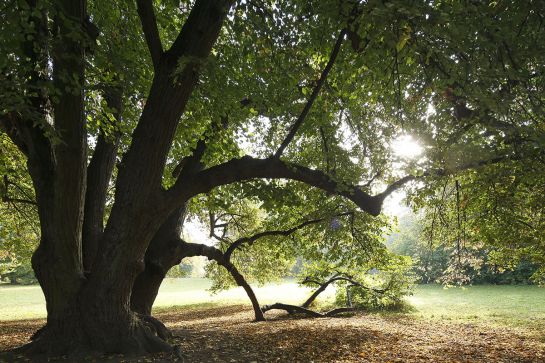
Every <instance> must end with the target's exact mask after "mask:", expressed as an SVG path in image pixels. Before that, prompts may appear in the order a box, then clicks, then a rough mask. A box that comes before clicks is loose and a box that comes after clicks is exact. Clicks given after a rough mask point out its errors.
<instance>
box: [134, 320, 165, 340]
mask: <svg viewBox="0 0 545 363" xmlns="http://www.w3.org/2000/svg"><path fill="white" fill-rule="evenodd" d="M138 317H139V318H140V319H141V320H142V321H143V322H144V323H146V324H147V325H148V326H149V327H150V328H152V329H153V330H154V331H155V334H157V336H158V337H159V338H161V339H163V340H164V341H166V340H168V339H169V338H171V337H172V333H171V332H170V330H169V329H168V328H167V327H166V326H165V324H163V323H162V322H161V321H160V320H159V319H157V318H155V317H153V316H151V315H144V314H138Z"/></svg>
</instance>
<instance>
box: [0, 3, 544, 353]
mask: <svg viewBox="0 0 545 363" xmlns="http://www.w3.org/2000/svg"><path fill="white" fill-rule="evenodd" d="M466 5H467V6H466ZM540 10H541V9H539V4H533V3H529V4H528V5H527V6H526V7H520V8H517V9H512V8H511V7H510V6H509V2H506V3H499V4H496V5H495V6H488V5H487V4H473V3H468V4H465V2H462V1H460V2H452V3H449V4H443V3H434V2H430V3H422V4H411V5H407V4H406V2H405V1H389V2H382V1H369V2H359V1H351V0H336V1H312V2H309V1H279V2H274V3H269V2H264V1H240V2H236V1H228V0H196V1H181V2H177V3H171V2H154V1H151V0H138V1H136V6H135V5H134V4H133V2H130V1H119V2H106V1H100V0H95V1H89V2H86V1H51V2H48V1H44V2H39V1H33V0H27V1H14V2H12V3H11V4H9V5H8V6H7V7H5V8H3V9H2V13H1V14H0V17H1V20H2V25H1V26H2V28H1V29H2V37H1V38H0V44H1V46H2V53H3V54H6V55H7V57H5V59H4V58H3V59H2V60H1V63H0V77H2V78H1V80H2V82H1V83H2V85H1V89H0V90H1V102H2V104H1V110H0V111H1V113H0V126H1V128H2V131H3V132H4V133H5V134H7V135H8V136H9V137H10V139H11V140H12V142H13V143H14V144H15V145H16V146H17V147H18V148H19V150H20V151H21V152H22V153H23V154H24V155H25V157H26V159H27V168H28V172H29V173H30V177H31V179H32V183H33V186H34V191H35V195H36V203H37V209H38V215H39V220H40V229H41V230H40V232H41V233H40V238H41V240H40V244H39V247H38V249H37V250H36V252H35V253H34V255H33V258H32V264H33V268H34V271H35V274H36V277H37V279H38V281H39V282H40V285H41V287H42V289H43V292H44V295H45V298H46V303H47V312H48V318H47V325H46V326H45V327H44V328H43V329H42V330H41V331H40V332H39V333H38V334H36V336H35V340H34V342H33V343H32V344H30V346H29V347H27V350H28V351H29V352H31V353H40V352H45V353H49V354H64V353H70V352H74V351H86V350H94V351H98V352H151V351H158V350H166V349H169V346H168V344H166V343H165V342H164V341H163V340H161V339H159V338H158V337H157V336H156V334H155V332H154V329H152V328H151V326H152V325H150V324H153V323H151V320H150V319H147V318H146V317H145V315H146V314H149V308H150V307H151V305H150V301H151V302H153V299H154V297H155V294H156V292H157V289H158V287H159V285H160V283H161V280H162V278H163V276H164V273H165V272H166V270H167V269H168V268H167V267H168V266H169V265H170V266H172V265H173V264H175V263H176V262H177V261H179V257H180V256H183V254H173V251H176V250H177V249H184V248H186V249H187V248H189V245H188V244H183V243H182V244H180V240H179V232H180V228H181V225H182V223H183V217H184V214H185V210H186V208H187V204H188V203H189V202H190V201H191V200H193V199H194V198H195V197H197V196H199V195H201V194H203V193H208V192H210V191H212V190H214V189H216V188H220V187H222V186H225V185H228V184H232V183H238V182H243V181H248V180H254V179H267V180H270V179H284V180H285V179H287V180H292V181H296V182H299V183H305V184H307V185H309V186H312V187H315V188H318V189H321V190H323V191H324V192H326V193H328V194H335V195H339V196H342V197H344V198H346V199H348V200H350V201H351V202H353V203H354V204H355V205H356V206H357V207H358V208H360V209H361V211H363V212H366V213H368V214H370V215H373V216H376V215H378V214H379V213H380V211H381V206H382V203H383V201H384V199H385V198H386V197H387V196H388V195H389V194H390V193H392V192H393V191H394V190H396V189H397V188H399V187H401V186H402V185H404V184H405V183H407V182H409V181H412V180H415V179H419V178H423V177H427V176H428V177H429V176H435V175H445V174H449V173H452V172H454V171H456V170H458V169H460V168H469V167H479V166H482V165H486V164H489V163H492V162H498V161H501V160H504V159H508V158H511V157H512V155H511V154H510V153H509V152H508V151H509V150H506V149H499V150H490V148H488V149H487V148H486V146H487V145H484V146H485V151H486V152H483V153H482V155H479V156H482V157H479V158H478V159H479V160H471V162H462V161H461V160H459V159H458V160H447V161H448V163H447V165H446V167H445V160H444V157H443V158H442V157H441V156H444V153H445V152H448V145H452V144H453V143H456V142H458V141H459V140H460V138H459V136H457V135H458V134H460V133H462V134H463V133H464V132H465V131H467V130H468V129H469V127H467V128H466V127H462V128H461V129H459V128H458V127H457V126H456V125H455V123H454V122H453V121H460V120H465V119H470V120H479V122H480V124H481V125H489V124H490V123H492V120H496V119H501V118H502V117H506V116H509V115H511V114H513V111H520V112H519V113H516V114H515V116H516V117H514V118H513V120H514V122H515V124H516V125H517V126H521V125H522V126H526V125H527V123H528V122H529V121H528V117H527V116H526V114H524V113H522V111H521V110H523V108H524V107H525V106H526V107H530V108H531V107H533V108H531V111H530V114H531V115H534V114H538V108H537V106H533V105H534V103H535V102H542V96H540V97H541V98H538V99H537V100H536V98H535V94H536V90H537V91H539V90H540V87H542V84H540V83H538V82H537V80H539V79H542V76H543V72H542V69H541V68H542V63H540V62H541V60H542V59H541V58H539V57H540V54H541V56H542V53H539V51H538V50H539V47H537V48H536V47H534V48H531V44H533V43H536V40H535V38H536V37H537V38H539V34H540V33H539V32H540V31H541V27H539V28H538V27H537V24H538V23H539V22H540V21H541V20H540V19H541V17H540V14H541V12H540ZM482 17H484V18H485V19H486V20H487V21H486V22H484V23H483V22H482V21H481V18H482ZM464 22H469V23H470V24H473V26H474V27H476V28H478V27H479V26H480V25H481V24H482V25H483V29H482V30H476V32H475V34H473V36H471V37H468V36H467V34H464V31H465V30H464V29H465V26H466V24H465V23H464ZM496 28H499V29H500V31H499V32H498V31H497V30H495V29H496ZM514 28H517V29H518V31H517V37H519V38H517V37H515V36H513V30H512V29H514ZM536 29H537V30H536ZM501 30H503V31H505V32H506V34H507V35H506V36H502V34H503V32H502V31H501ZM541 32H542V31H541ZM491 34H492V35H491ZM498 39H500V40H501V41H503V42H505V43H506V44H507V45H506V49H505V51H504V53H502V55H503V57H504V58H502V62H504V63H507V64H503V68H501V66H500V65H499V64H500V63H501V62H500V63H498V62H497V60H496V59H489V58H487V57H486V56H485V55H484V54H483V50H484V51H488V50H490V49H491V47H492V45H494V47H495V45H496V43H498ZM521 44H522V45H528V46H527V47H526V46H521ZM146 48H147V50H146ZM449 60H450V61H452V62H455V63H456V64H457V65H459V66H453V67H452V69H451V68H450V67H445V64H444V62H445V61H449ZM472 62H475V64H472ZM508 62H511V63H510V64H509V63H508ZM464 66H466V67H467V68H464ZM489 69H493V70H495V71H496V70H497V71H498V72H490V71H489ZM513 69H514V70H513ZM499 76H502V77H503V78H502V77H499ZM467 79H469V81H468V82H462V80H467ZM473 80H475V82H472V81H473ZM495 90H497V92H499V93H500V95H501V96H502V97H503V98H502V97H499V98H498V97H490V98H491V99H493V100H496V101H498V99H499V101H498V102H496V103H494V104H492V103H491V102H486V103H479V102H475V98H476V95H477V94H479V92H481V94H482V93H483V92H485V93H486V92H488V93H493V92H495ZM525 92H526V93H525ZM526 94H528V95H529V96H528V97H526V98H524V97H525V95H526ZM513 95H514V96H513ZM515 101H520V102H519V103H521V104H522V106H518V103H517V102H515ZM501 102H504V103H506V104H508V105H515V106H513V107H512V108H511V109H510V108H507V109H506V108H503V107H494V106H497V105H498V104H500V105H501ZM431 104H434V105H435V110H436V114H435V116H434V115H432V114H431V112H427V111H429V110H428V109H429V106H430V105H431ZM538 106H539V103H538ZM464 112H465V113H464ZM521 114H522V116H521ZM472 124H473V123H472ZM529 126H530V127H531V128H533V127H535V126H534V125H533V124H531V123H530V125H529ZM403 132H414V133H418V134H420V135H421V137H422V138H423V141H424V142H425V143H426V144H427V145H430V146H434V147H437V149H438V150H440V151H441V152H442V153H443V154H441V152H439V153H437V154H434V155H433V157H431V158H429V159H427V160H425V161H423V162H422V163H421V164H415V165H409V169H408V171H412V172H414V173H412V174H411V175H408V176H403V175H397V174H396V173H395V170H394V168H393V167H392V166H393V165H398V164H396V163H395V162H396V161H395V160H394V158H393V157H392V155H391V152H390V151H389V143H390V142H391V140H392V139H393V138H395V137H396V136H397V135H399V134H401V133H403ZM475 134H476V135H480V134H478V133H475ZM449 135H454V136H453V137H450V136H449ZM481 136H482V135H481ZM501 136H502V135H500V137H501ZM445 138H447V139H448V140H446V141H445ZM437 144H438V145H437ZM245 145H252V147H251V148H248V147H246V146H245ZM445 145H447V146H445ZM245 149H246V150H245ZM445 150H447V151H445ZM505 151H507V152H505ZM246 152H249V153H251V154H252V155H244V154H245V153H246ZM475 154H476V153H475ZM475 154H474V155H475ZM497 154H498V155H497ZM118 155H120V156H118ZM243 155H244V156H243ZM116 163H117V165H116ZM437 164H441V165H440V167H439V166H438V165H437ZM418 168H420V170H422V169H423V168H425V171H420V172H417V169H418ZM388 184H389V186H387V185H388ZM110 185H112V186H114V190H115V193H114V194H113V195H112V193H111V190H110V188H109V186H110ZM377 190H379V191H380V190H383V191H382V192H376V191H377ZM371 191H375V194H374V195H373V194H372V193H371ZM182 242H183V241H182ZM189 254H190V253H189ZM186 255H187V254H186ZM173 256H175V258H173ZM131 296H132V300H133V301H132V306H133V308H134V309H135V310H142V311H140V313H141V314H136V313H135V312H134V311H133V310H132V309H131ZM144 299H146V303H145V304H139V302H141V301H143V300H144ZM139 306H140V307H141V306H144V308H142V309H141V308H139ZM142 314H143V315H142Z"/></svg>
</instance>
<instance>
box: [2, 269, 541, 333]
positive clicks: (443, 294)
mask: <svg viewBox="0 0 545 363" xmlns="http://www.w3.org/2000/svg"><path fill="white" fill-rule="evenodd" d="M209 287H210V281H208V280H206V279H202V278H187V279H167V280H165V282H164V283H163V285H162V286H161V289H160V291H159V296H158V297H157V300H156V303H155V307H154V308H155V310H156V311H166V310H168V308H169V307H172V306H187V305H203V304H214V305H225V304H248V305H249V301H248V298H247V297H246V294H245V293H244V290H242V288H235V289H231V290H228V291H224V292H221V293H219V294H216V295H210V293H209V292H208V291H206V289H207V288H209ZM255 290H256V295H257V297H258V299H259V301H260V303H261V304H269V303H274V302H277V301H281V302H286V303H298V302H302V301H304V300H305V298H306V297H307V296H308V293H309V290H307V289H304V288H301V287H299V286H298V285H297V284H296V283H295V282H294V281H289V280H288V281H284V282H283V283H281V284H270V285H266V286H263V287H256V289H255ZM332 294H333V291H329V290H328V291H326V293H324V295H325V296H323V297H322V299H327V298H328V297H329V298H331V296H332ZM407 300H408V302H409V303H410V304H411V305H412V306H413V307H414V311H413V312H412V313H411V315H412V316H415V317H422V318H425V319H429V318H432V319H440V320H452V321H461V322H466V323H475V324H487V325H506V326H512V327H520V328H524V329H531V330H541V331H545V288H540V287H537V286H492V285H488V286H471V287H467V288H464V289H461V288H451V289H444V288H443V287H442V286H438V285H427V286H418V287H417V288H416V290H415V294H414V295H413V296H411V297H409V298H408V299H407ZM43 317H45V303H44V298H43V295H42V292H41V290H40V288H39V287H38V286H9V285H3V286H2V285H0V320H4V321H5V320H20V319H32V318H43Z"/></svg>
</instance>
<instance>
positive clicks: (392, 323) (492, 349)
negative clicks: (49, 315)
mask: <svg viewBox="0 0 545 363" xmlns="http://www.w3.org/2000/svg"><path fill="white" fill-rule="evenodd" d="M267 314H268V316H269V317H271V318H274V319H273V320H272V321H268V322H261V323H254V322H251V319H252V313H251V310H250V309H249V308H248V307H247V306H241V305H236V306H208V307H203V308H179V309H172V310H170V311H168V312H162V313H159V314H158V317H159V318H160V319H162V320H163V321H164V322H165V323H166V324H167V326H169V327H170V328H171V329H173V331H174V333H175V335H176V337H175V338H174V339H173V341H172V343H173V344H177V345H179V347H180V351H181V353H182V358H177V357H176V356H174V355H168V354H166V355H165V354H164V355H155V356H148V357H145V358H138V359H134V358H133V359H130V358H128V357H119V356H117V357H109V359H108V360H109V361H131V362H137V361H140V362H150V361H179V362H182V361H183V362H214V361H216V362H260V363H261V362H509V363H511V362H545V342H544V341H543V340H542V339H540V338H539V336H536V335H534V334H531V333H530V332H529V331H524V330H515V329H512V328H506V327H505V328H500V327H494V328H491V327H485V326H482V325H475V324H469V323H457V322H449V321H440V320H433V321H429V320H425V319H420V318H415V317H412V316H406V315H386V316H381V315H377V314H356V315H353V316H350V317H340V318H323V319H292V318H286V316H285V314H284V313H276V314H275V313H267ZM41 324H43V320H31V321H14V322H0V350H4V349H7V348H10V347H14V346H17V345H19V344H21V343H24V342H25V341H26V340H27V339H28V337H29V336H30V335H31V334H32V332H33V331H34V330H35V329H36V328H38V327H39V326H40V325H41Z"/></svg>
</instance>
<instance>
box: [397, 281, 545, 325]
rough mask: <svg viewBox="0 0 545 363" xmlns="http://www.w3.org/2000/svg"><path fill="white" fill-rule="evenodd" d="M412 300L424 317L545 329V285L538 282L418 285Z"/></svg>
mask: <svg viewBox="0 0 545 363" xmlns="http://www.w3.org/2000/svg"><path fill="white" fill-rule="evenodd" d="M407 300H408V302H409V303H410V304H411V305H412V306H413V307H414V308H415V310H416V311H415V312H414V313H413V314H415V315H417V316H420V317H423V318H434V319H444V320H453V321H461V322H468V323H477V324H481V323H486V324H487V325H506V326H512V327H521V328H530V329H532V330H533V329H535V330H542V331H543V330H544V329H545V288H540V287H538V286H525V285H514V286H494V285H484V286H470V287H466V288H444V287H442V286H439V285H420V286H417V288H416V291H415V294H414V295H413V296H411V297H409V298H408V299H407Z"/></svg>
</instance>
